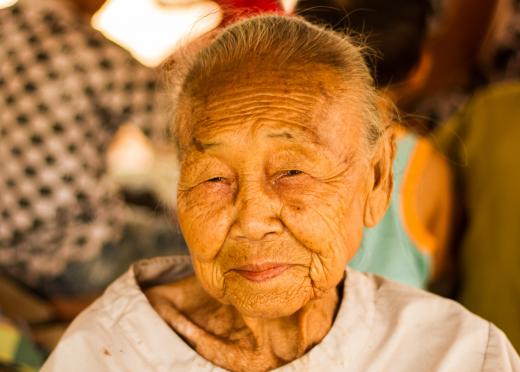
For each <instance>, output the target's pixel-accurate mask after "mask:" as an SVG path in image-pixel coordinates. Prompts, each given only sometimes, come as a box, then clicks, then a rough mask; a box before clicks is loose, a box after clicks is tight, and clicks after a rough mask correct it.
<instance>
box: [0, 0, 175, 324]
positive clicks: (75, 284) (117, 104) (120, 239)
mask: <svg viewBox="0 0 520 372" xmlns="http://www.w3.org/2000/svg"><path fill="white" fill-rule="evenodd" d="M85 4H86V3H84V2H83V3H82V4H80V5H83V6H85ZM90 5H91V7H90V8H88V10H90V11H92V10H94V9H96V8H97V6H99V5H100V2H91V3H90ZM87 21H88V18H86V17H84V16H82V15H80V14H79V13H78V12H77V10H76V9H75V8H74V7H73V4H71V3H67V2H64V1H60V0H43V1H37V2H34V1H28V0H20V1H18V2H17V3H16V4H15V5H13V6H11V7H8V8H5V9H1V10H0V62H1V63H0V158H1V159H2V166H1V172H0V214H1V221H2V223H1V224H0V268H1V272H2V273H3V274H5V275H8V276H10V277H11V278H15V279H16V280H17V281H19V282H21V283H23V284H24V285H26V286H27V287H29V288H30V289H31V290H33V291H35V292H36V293H37V294H40V295H42V296H44V297H45V298H48V299H51V300H52V301H53V302H54V303H55V304H56V305H57V306H58V309H59V310H60V309H62V310H64V311H65V312H67V311H68V310H67V309H70V306H69V305H73V304H74V303H75V301H76V300H81V299H83V298H90V297H91V296H94V295H96V294H98V293H100V291H101V290H102V289H103V288H104V287H105V286H106V284H107V283H109V282H110V281H112V280H113V279H114V278H115V277H116V276H118V275H119V274H120V273H121V272H123V271H124V270H125V269H126V268H127V267H128V265H129V263H130V262H132V261H134V260H135V259H136V258H137V257H149V256H156V255H161V254H172V253H180V252H184V248H183V247H184V245H183V243H182V238H181V236H180V233H179V232H178V231H176V229H174V228H172V227H171V225H170V223H169V221H168V220H169V216H166V215H164V214H163V213H162V212H161V208H160V206H159V205H158V204H157V203H156V202H155V200H154V199H153V198H151V197H150V195H149V194H147V193H144V194H139V195H137V196H136V195H134V194H133V193H124V195H125V196H126V201H125V198H121V197H120V194H119V192H118V191H117V190H116V189H115V187H114V185H113V183H112V182H111V180H110V178H109V176H108V174H107V165H106V152H107V149H108V147H109V144H110V143H111V142H112V140H113V138H114V135H115V134H116V132H117V131H118V129H119V128H120V127H122V126H123V124H126V123H131V124H132V128H139V130H137V132H136V131H135V130H133V131H132V130H131V131H127V133H128V132H130V133H134V134H135V133H138V134H136V135H135V136H134V138H137V139H138V141H137V142H138V143H139V141H141V143H145V144H147V145H149V144H150V143H151V142H150V141H154V143H159V142H160V141H161V140H162V139H163V137H164V131H165V123H166V120H167V117H166V115H165V114H166V112H165V111H166V110H165V109H164V105H160V101H161V90H160V89H159V87H158V86H157V84H156V72H155V71H154V70H152V69H149V68H147V67H144V66H142V65H141V64H139V63H138V62H137V61H136V60H134V59H133V58H132V57H131V56H130V55H129V54H128V53H127V52H126V51H125V50H123V49H122V48H121V47H119V46H117V45H115V44H113V43H112V42H110V41H109V40H107V39H106V38H105V37H103V36H102V35H101V34H100V33H99V32H97V31H95V30H94V29H92V28H91V27H90V25H89V24H88V23H87ZM140 133H144V135H141V134H140ZM145 136H147V137H148V138H149V140H146V137H145ZM130 142H131V141H130ZM134 143H135V141H134ZM142 148H143V147H141V148H140V149H138V148H135V149H133V151H134V153H135V152H137V151H143V150H142ZM144 148H145V149H147V150H146V151H148V152H146V151H144V152H145V155H146V156H148V158H149V159H151V160H150V164H151V165H150V167H151V168H153V164H152V163H153V149H151V147H146V146H144ZM131 152H132V150H130V153H131ZM150 154H151V155H150ZM169 171H171V169H170V170H169ZM82 303H83V302H82V301H79V304H80V306H83V305H82ZM74 312H75V310H74V309H72V314H73V313H74ZM69 316H70V314H69Z"/></svg>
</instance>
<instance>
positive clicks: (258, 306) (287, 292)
mask: <svg viewBox="0 0 520 372" xmlns="http://www.w3.org/2000/svg"><path fill="white" fill-rule="evenodd" d="M291 279H292V280H291ZM225 286H226V294H225V298H226V300H227V301H226V302H228V303H230V304H231V305H233V306H234V307H235V308H236V309H237V310H238V312H240V313H241V314H242V315H244V316H247V317H252V318H265V319H274V318H281V317H286V316H290V315H292V314H294V313H296V312H297V311H298V310H300V309H301V308H303V307H304V306H305V305H306V304H307V303H308V302H309V301H310V300H311V298H312V295H313V291H312V286H311V281H310V278H309V277H304V278H302V277H298V278H287V277H285V278H279V279H277V280H272V281H268V282H265V283H253V282H250V281H248V280H247V279H244V278H241V277H239V276H235V275H233V276H230V277H229V278H227V280H226V284H225Z"/></svg>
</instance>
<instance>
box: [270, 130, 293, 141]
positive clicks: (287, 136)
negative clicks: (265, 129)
mask: <svg viewBox="0 0 520 372" xmlns="http://www.w3.org/2000/svg"><path fill="white" fill-rule="evenodd" d="M267 137H269V138H285V139H289V140H291V139H294V136H293V135H292V134H290V133H289V132H282V133H271V134H268V135H267Z"/></svg>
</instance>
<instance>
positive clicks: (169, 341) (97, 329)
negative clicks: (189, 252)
mask: <svg viewBox="0 0 520 372" xmlns="http://www.w3.org/2000/svg"><path fill="white" fill-rule="evenodd" d="M190 267H191V266H190V265H189V257H187V256H186V257H184V256H182V257H181V256H172V257H158V258H156V259H150V260H144V261H141V262H138V263H136V264H134V265H132V267H131V268H130V269H129V270H128V271H127V272H126V273H125V274H124V275H123V276H121V277H120V278H119V279H117V280H116V281H115V282H114V283H112V285H110V287H108V289H107V290H106V291H105V293H104V294H103V295H102V296H101V297H100V298H99V299H98V300H96V301H95V302H94V303H93V304H92V305H91V306H89V307H88V308H87V309H86V310H85V311H83V312H82V313H81V314H80V315H79V316H78V317H77V318H76V319H75V320H74V321H73V322H72V324H71V325H70V327H69V328H68V329H67V331H66V332H65V334H64V335H63V337H62V338H61V339H60V341H59V343H58V345H57V346H56V348H55V350H54V351H53V352H52V354H51V355H50V357H49V359H48V360H47V361H46V363H45V365H44V366H43V368H42V371H68V370H75V371H97V370H99V371H101V370H102V371H121V370H142V371H145V370H151V369H155V368H156V367H157V365H158V364H160V365H161V366H163V367H164V368H165V370H168V369H171V367H173V366H177V367H178V366H183V365H187V364H189V362H190V361H191V359H193V358H194V355H193V353H192V352H191V351H190V350H191V349H189V347H188V346H186V345H185V344H184V343H183V342H182V340H181V339H180V338H179V337H178V336H177V335H176V334H175V333H174V332H172V331H171V329H170V328H169V327H168V326H167V325H166V323H165V322H164V321H163V320H162V319H161V317H160V316H159V315H158V314H157V313H156V312H155V310H154V309H153V308H152V306H151V305H150V303H149V302H148V300H147V298H146V296H145V295H144V293H143V291H142V290H141V285H146V283H148V282H154V281H155V280H160V278H161V277H164V278H165V279H166V280H168V279H172V278H173V279H175V278H178V277H184V276H185V275H187V274H188V273H190V272H191V271H190ZM143 283H145V284H143ZM172 350H175V351H179V352H180V353H178V354H177V353H174V354H173V355H172Z"/></svg>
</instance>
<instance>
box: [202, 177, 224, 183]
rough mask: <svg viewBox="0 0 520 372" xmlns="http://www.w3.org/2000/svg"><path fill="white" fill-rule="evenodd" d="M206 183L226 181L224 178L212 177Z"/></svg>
mask: <svg viewBox="0 0 520 372" xmlns="http://www.w3.org/2000/svg"><path fill="white" fill-rule="evenodd" d="M206 182H212V183H217V182H226V179H225V178H224V177H213V178H210V179H209V180H206Z"/></svg>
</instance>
